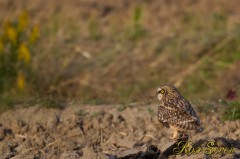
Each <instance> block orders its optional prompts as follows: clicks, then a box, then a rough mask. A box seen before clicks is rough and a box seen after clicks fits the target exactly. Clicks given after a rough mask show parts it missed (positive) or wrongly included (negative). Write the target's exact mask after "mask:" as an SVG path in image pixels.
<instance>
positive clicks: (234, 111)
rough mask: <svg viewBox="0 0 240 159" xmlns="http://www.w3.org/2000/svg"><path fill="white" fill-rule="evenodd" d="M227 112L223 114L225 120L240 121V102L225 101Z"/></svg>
mask: <svg viewBox="0 0 240 159" xmlns="http://www.w3.org/2000/svg"><path fill="white" fill-rule="evenodd" d="M223 104H224V105H225V111H224V112H223V115H222V118H223V120H239V119H240V101H223Z"/></svg>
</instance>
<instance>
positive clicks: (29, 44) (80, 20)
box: [0, 0, 240, 109]
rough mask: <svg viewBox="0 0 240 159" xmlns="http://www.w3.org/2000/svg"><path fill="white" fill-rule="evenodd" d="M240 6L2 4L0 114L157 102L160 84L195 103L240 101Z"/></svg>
mask: <svg viewBox="0 0 240 159" xmlns="http://www.w3.org/2000/svg"><path fill="white" fill-rule="evenodd" d="M239 4H240V3H239V1H238V0H231V1H226V0H211V1H209V0H201V1H200V0H185V1H181V0H176V1H173V0H162V1H154V0H138V1H129V0H118V1H112V0H71V1H68V0H49V1H42V0H34V1H31V0H18V1H16V0H0V24H1V25H0V94H1V97H0V98H1V109H5V108H9V107H13V106H15V105H16V104H26V105H27V104H29V103H30V104H31V103H34V102H36V101H44V102H46V103H48V105H51V106H57V107H59V106H61V104H60V105H59V103H58V101H64V102H65V101H73V100H74V101H79V102H81V103H85V104H110V103H131V102H152V101H155V91H156V89H157V87H158V86H159V85H161V84H163V83H171V84H174V85H175V86H176V87H178V88H179V90H180V91H181V92H182V94H183V95H184V96H186V98H188V99H190V100H197V99H198V100H199V99H201V100H219V99H222V100H224V99H227V100H235V101H237V100H239V92H240V91H239V89H240V10H239V7H238V6H239ZM43 99H44V100H43ZM46 99H48V100H46ZM238 104H239V103H238Z"/></svg>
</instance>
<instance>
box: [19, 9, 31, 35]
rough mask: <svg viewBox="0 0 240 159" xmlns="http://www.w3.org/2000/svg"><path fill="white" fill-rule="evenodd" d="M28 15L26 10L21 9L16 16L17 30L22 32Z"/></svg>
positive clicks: (26, 23)
mask: <svg viewBox="0 0 240 159" xmlns="http://www.w3.org/2000/svg"><path fill="white" fill-rule="evenodd" d="M28 22H29V16H28V12H27V11H23V12H22V13H21V15H20V16H19V18H18V31H19V32H22V31H23V30H24V29H25V28H26V27H27V25H28Z"/></svg>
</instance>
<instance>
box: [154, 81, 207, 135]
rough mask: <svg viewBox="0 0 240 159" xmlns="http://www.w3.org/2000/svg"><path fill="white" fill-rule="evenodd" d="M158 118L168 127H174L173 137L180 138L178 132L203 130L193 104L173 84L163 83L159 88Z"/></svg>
mask: <svg viewBox="0 0 240 159" xmlns="http://www.w3.org/2000/svg"><path fill="white" fill-rule="evenodd" d="M157 98H158V100H159V101H160V105H159V107H158V120H159V121H160V122H161V123H162V124H163V125H164V126H166V127H168V128H169V127H170V128H171V129H174V133H173V137H172V138H173V139H176V138H178V132H185V131H196V132H201V131H202V130H203V128H202V127H201V126H200V121H199V118H198V116H197V114H196V112H195V111H194V110H193V108H192V106H191V104H190V103H189V102H188V101H187V100H186V99H184V97H183V96H182V95H181V94H180V93H179V91H178V90H177V89H176V88H175V87H174V86H172V85H169V84H163V85H161V86H160V87H159V88H158V89H157Z"/></svg>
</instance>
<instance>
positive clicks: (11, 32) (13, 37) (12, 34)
mask: <svg viewBox="0 0 240 159" xmlns="http://www.w3.org/2000/svg"><path fill="white" fill-rule="evenodd" d="M6 36H7V38H8V39H9V40H10V41H11V42H12V43H13V44H16V43H17V32H16V30H15V29H14V28H13V27H12V26H10V25H9V26H7V28H6Z"/></svg>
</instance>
